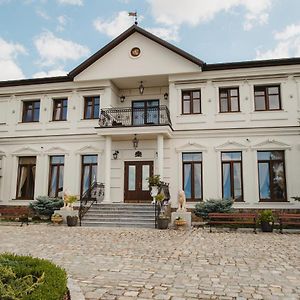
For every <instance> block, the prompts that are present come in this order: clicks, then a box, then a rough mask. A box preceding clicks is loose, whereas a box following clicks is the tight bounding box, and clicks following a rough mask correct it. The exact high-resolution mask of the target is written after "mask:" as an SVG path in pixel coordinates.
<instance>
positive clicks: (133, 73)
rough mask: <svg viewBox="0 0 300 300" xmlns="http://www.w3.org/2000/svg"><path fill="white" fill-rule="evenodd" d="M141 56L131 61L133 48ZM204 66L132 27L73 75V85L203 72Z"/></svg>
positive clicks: (145, 32) (180, 51)
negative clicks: (138, 51)
mask: <svg viewBox="0 0 300 300" xmlns="http://www.w3.org/2000/svg"><path fill="white" fill-rule="evenodd" d="M136 47H137V48H139V49H140V55H138V56H137V57H132V55H131V50H132V49H133V48H136ZM202 65H203V62H202V61H201V60H199V59H197V58H195V57H193V56H192V55H190V54H188V53H186V52H184V51H183V50H180V49H179V48H177V47H175V46H173V45H171V44H169V43H167V42H165V41H163V40H161V39H159V38H158V37H156V36H154V35H152V34H151V33H149V32H147V31H145V30H143V29H141V28H139V27H137V26H136V27H132V28H130V29H128V30H127V31H126V32H124V33H123V34H121V35H120V36H119V37H118V38H116V39H115V40H114V41H112V42H111V43H109V44H108V45H107V46H105V47H104V48H103V49H101V50H100V51H98V52H97V53H95V54H94V55H93V56H92V57H90V58H89V59H87V60H86V61H85V62H83V63H82V64H81V65H80V66H78V67H77V68H76V69H74V70H73V71H72V72H70V76H71V77H73V78H74V81H85V80H101V79H103V80H105V79H116V78H128V77H139V78H140V77H141V76H154V75H168V74H179V73H193V72H200V71H201V66H202Z"/></svg>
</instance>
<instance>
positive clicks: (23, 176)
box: [17, 166, 28, 198]
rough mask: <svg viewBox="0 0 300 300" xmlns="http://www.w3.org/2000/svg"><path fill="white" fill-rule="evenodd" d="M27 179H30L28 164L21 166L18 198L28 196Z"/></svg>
mask: <svg viewBox="0 0 300 300" xmlns="http://www.w3.org/2000/svg"><path fill="white" fill-rule="evenodd" d="M27 181H28V168H27V166H22V167H20V168H19V179H18V193H17V198H25V197H26V187H27Z"/></svg>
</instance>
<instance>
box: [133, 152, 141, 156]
mask: <svg viewBox="0 0 300 300" xmlns="http://www.w3.org/2000/svg"><path fill="white" fill-rule="evenodd" d="M134 157H142V152H141V151H136V152H135V153H134Z"/></svg>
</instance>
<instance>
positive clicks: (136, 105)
mask: <svg viewBox="0 0 300 300" xmlns="http://www.w3.org/2000/svg"><path fill="white" fill-rule="evenodd" d="M148 124H149V125H150V124H159V100H143V101H132V125H134V126H141V125H148Z"/></svg>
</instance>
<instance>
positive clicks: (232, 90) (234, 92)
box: [230, 89, 238, 96]
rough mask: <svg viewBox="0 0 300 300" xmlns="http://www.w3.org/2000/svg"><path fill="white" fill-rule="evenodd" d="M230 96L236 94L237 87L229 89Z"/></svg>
mask: <svg viewBox="0 0 300 300" xmlns="http://www.w3.org/2000/svg"><path fill="white" fill-rule="evenodd" d="M230 96H238V90H237V89H231V90H230Z"/></svg>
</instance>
